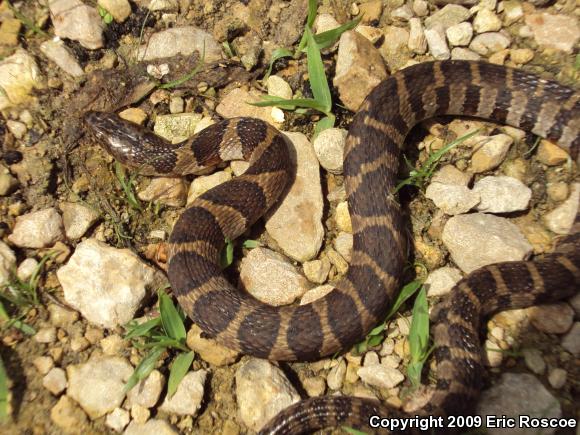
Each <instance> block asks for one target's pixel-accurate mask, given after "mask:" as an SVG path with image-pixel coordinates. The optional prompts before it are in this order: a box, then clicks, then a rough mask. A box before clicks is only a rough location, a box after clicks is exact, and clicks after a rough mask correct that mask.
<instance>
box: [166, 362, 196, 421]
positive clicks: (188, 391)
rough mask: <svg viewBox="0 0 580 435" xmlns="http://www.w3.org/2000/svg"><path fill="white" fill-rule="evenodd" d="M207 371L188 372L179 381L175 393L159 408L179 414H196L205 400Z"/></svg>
mask: <svg viewBox="0 0 580 435" xmlns="http://www.w3.org/2000/svg"><path fill="white" fill-rule="evenodd" d="M206 377H207V372H206V371H205V370H203V369H202V370H197V371H195V372H189V373H188V374H186V375H185V376H184V377H183V379H182V380H181V382H180V383H179V385H178V387H177V390H176V391H175V394H174V395H173V396H172V397H171V398H168V397H165V400H164V401H163V404H162V405H161V407H160V408H159V409H160V410H161V411H164V412H168V413H171V414H178V415H192V416H193V415H195V414H197V411H199V408H201V402H202V401H203V391H204V385H205V380H206Z"/></svg>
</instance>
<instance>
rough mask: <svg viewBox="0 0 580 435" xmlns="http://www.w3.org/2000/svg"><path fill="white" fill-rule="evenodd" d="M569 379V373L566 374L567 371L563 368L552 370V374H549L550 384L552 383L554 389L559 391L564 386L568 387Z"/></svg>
mask: <svg viewBox="0 0 580 435" xmlns="http://www.w3.org/2000/svg"><path fill="white" fill-rule="evenodd" d="M567 377H568V372H566V370H564V369H561V368H555V369H552V370H550V373H549V374H548V382H549V383H550V385H551V386H552V388H555V389H556V390H558V389H560V388H562V387H563V386H564V385H566V379H567Z"/></svg>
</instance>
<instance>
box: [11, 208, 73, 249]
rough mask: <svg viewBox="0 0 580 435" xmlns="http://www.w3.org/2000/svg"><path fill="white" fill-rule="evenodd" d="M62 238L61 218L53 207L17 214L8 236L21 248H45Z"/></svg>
mask: <svg viewBox="0 0 580 435" xmlns="http://www.w3.org/2000/svg"><path fill="white" fill-rule="evenodd" d="M62 238H63V224H62V218H61V217H60V215H59V214H58V212H57V211H56V209H55V208H53V207H51V208H47V209H44V210H40V211H36V212H32V213H27V214H25V215H22V216H18V217H17V218H16V225H14V230H13V231H12V234H10V235H9V236H8V240H9V241H10V242H12V243H14V244H15V245H16V246H20V247H22V248H46V247H48V246H52V245H53V244H54V243H55V242H57V241H59V240H62Z"/></svg>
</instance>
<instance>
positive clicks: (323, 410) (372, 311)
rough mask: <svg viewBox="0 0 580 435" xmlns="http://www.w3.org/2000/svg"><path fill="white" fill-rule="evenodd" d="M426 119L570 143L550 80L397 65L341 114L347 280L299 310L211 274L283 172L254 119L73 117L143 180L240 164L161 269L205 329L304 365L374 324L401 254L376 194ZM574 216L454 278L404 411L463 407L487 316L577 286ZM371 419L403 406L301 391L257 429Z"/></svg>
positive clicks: (488, 70) (571, 104) (187, 224)
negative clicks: (172, 138)
mask: <svg viewBox="0 0 580 435" xmlns="http://www.w3.org/2000/svg"><path fill="white" fill-rule="evenodd" d="M439 115H467V116H473V117H478V118H484V119H490V120H493V121H496V122H498V123H504V124H508V125H511V126H514V127H518V128H522V129H524V130H526V131H529V132H533V133H534V134H537V135H539V136H541V137H544V138H548V139H550V140H552V141H554V142H556V143H557V144H558V145H559V146H560V147H562V148H564V149H566V150H567V151H568V152H569V153H570V155H571V156H572V157H573V159H577V158H578V153H579V148H580V136H579V130H580V94H579V93H577V92H575V91H574V90H572V89H570V88H568V87H565V86H563V85H561V84H559V83H557V82H555V81H550V80H544V79H541V78H539V77H537V76H535V75H533V74H529V73H527V72H524V71H521V70H517V69H511V68H507V67H503V66H498V65H493V64H489V63H484V62H468V61H442V62H427V63H420V64H418V65H415V66H411V67H409V68H405V69H403V70H401V71H399V72H397V73H395V74H393V75H392V76H391V77H389V78H388V79H386V80H385V81H383V82H382V83H380V84H379V85H378V86H377V87H376V88H375V89H374V90H373V91H372V92H371V94H370V95H369V96H368V97H367V99H366V100H365V101H364V103H363V104H362V106H361V108H360V110H359V111H358V113H357V114H356V116H355V117H354V120H353V122H352V125H351V127H350V130H349V134H348V137H347V143H346V149H345V155H344V156H345V157H344V177H345V183H346V190H347V194H348V205H349V210H350V214H351V218H352V227H353V236H354V247H353V252H352V261H351V264H350V266H349V270H348V274H347V276H346V277H345V278H344V279H342V280H341V281H340V282H339V283H337V284H336V286H335V289H334V290H333V291H332V292H330V293H329V294H328V295H326V296H324V297H323V298H321V299H318V300H317V301H315V302H313V303H311V304H308V305H304V306H284V307H272V306H268V305H266V304H264V303H261V302H259V301H257V300H255V299H254V298H252V297H251V296H250V295H248V294H246V293H244V292H240V291H239V290H237V289H236V288H235V287H234V286H232V285H231V284H230V283H229V282H228V281H227V280H226V279H225V277H224V276H223V275H222V273H221V269H220V261H219V259H220V252H221V250H222V248H223V246H224V244H225V240H226V239H230V240H233V239H235V238H236V237H238V236H240V235H241V234H242V233H243V232H244V231H245V230H246V229H247V228H248V227H249V226H250V225H252V224H253V223H254V222H255V221H256V220H258V219H259V218H260V217H261V216H262V215H263V214H264V212H265V211H266V210H267V209H268V208H269V207H271V206H272V205H273V204H274V203H275V202H276V200H277V198H278V196H279V195H280V194H281V193H282V191H283V190H284V188H285V187H286V184H287V182H288V180H289V178H290V174H291V172H290V171H291V169H290V165H289V158H288V149H287V145H286V143H285V140H284V138H283V136H282V135H281V133H279V132H278V131H277V130H275V129H274V128H273V127H270V126H269V125H268V124H266V123H265V122H263V121H260V120H256V119H251V118H237V119H230V120H226V121H222V122H219V123H217V124H214V125H213V126H211V127H209V128H207V129H206V130H203V131H201V132H200V133H198V134H197V135H196V136H194V137H193V138H191V139H189V140H187V141H185V142H183V143H180V144H177V145H172V144H169V143H167V142H166V141H164V140H162V139H160V138H158V137H156V136H155V135H153V134H152V133H150V132H148V131H146V130H145V129H143V128H141V127H138V126H136V125H134V124H131V123H129V122H127V121H124V120H122V119H121V118H119V117H118V116H116V115H113V114H107V113H97V112H90V113H88V114H87V115H86V117H85V120H86V122H87V124H88V125H89V126H90V127H91V129H92V130H93V131H94V133H95V134H96V136H97V137H98V138H99V139H100V141H101V142H102V143H103V146H104V147H105V148H106V149H107V150H108V151H109V152H110V153H111V154H112V155H113V156H114V157H115V158H117V159H118V160H119V161H121V162H122V163H124V164H126V165H128V166H132V167H139V168H140V173H142V174H144V175H163V176H181V175H183V174H191V173H196V172H199V171H200V170H202V169H204V168H206V167H207V166H211V165H215V164H217V163H219V162H221V161H229V160H240V159H245V160H248V161H249V163H250V165H249V168H248V169H247V171H246V172H245V173H244V174H243V175H241V176H239V177H236V178H235V179H233V180H231V181H228V182H226V183H224V184H221V185H219V186H217V187H214V188H213V189H211V190H209V191H208V192H206V193H204V194H203V195H201V196H200V197H199V198H197V199H196V200H195V201H194V202H193V203H192V204H191V205H190V206H189V207H188V208H187V209H186V210H185V211H184V213H183V214H182V215H181V217H180V218H179V220H178V221H177V223H176V224H175V227H174V229H173V233H172V234H171V237H170V239H169V250H168V252H169V259H168V276H169V281H170V283H171V286H172V288H173V291H174V293H175V294H176V296H177V299H178V300H179V303H180V304H181V306H182V307H183V308H184V310H185V311H186V312H187V314H188V315H189V316H190V317H191V318H192V320H193V321H194V322H195V323H196V324H197V325H199V326H200V327H201V328H202V330H203V331H204V332H205V334H206V335H207V336H209V337H212V338H215V339H216V340H217V341H218V342H219V343H221V344H223V345H225V346H227V347H229V348H231V349H235V350H237V351H240V352H242V353H245V354H250V355H254V356H256V357H260V358H267V359H270V360H287V361H294V360H299V361H306V360H316V359H320V358H322V357H324V356H328V355H332V354H334V353H336V352H339V351H345V350H348V349H350V348H351V346H352V345H353V344H355V343H356V342H358V341H360V340H361V339H362V338H363V337H364V336H365V334H367V333H368V331H369V330H370V329H371V328H372V327H374V326H375V325H376V324H377V323H378V322H380V321H382V320H383V318H384V316H385V313H386V311H387V309H388V308H389V304H390V303H391V302H392V300H393V297H394V294H395V292H396V291H397V290H398V289H399V285H400V279H401V274H402V270H403V265H404V263H405V260H406V250H407V247H406V240H405V236H404V231H403V218H402V213H401V208H400V205H399V204H398V202H397V200H396V198H395V197H394V196H393V195H392V194H391V193H390V192H393V188H394V186H395V183H396V179H397V178H396V177H397V170H398V164H399V155H400V150H401V147H402V145H403V143H404V139H405V136H406V135H407V133H408V132H409V130H410V129H411V128H412V127H413V126H414V125H415V124H416V123H418V122H419V121H422V120H424V119H426V118H430V117H433V116H439ZM579 227H580V219H578V216H577V217H576V222H575V224H574V226H573V228H572V231H571V234H570V235H569V236H567V237H566V238H564V239H563V240H562V241H561V242H560V243H559V245H558V247H557V249H556V251H555V252H554V253H552V254H549V255H545V256H543V257H542V258H540V259H536V260H535V261H533V262H532V261H525V262H524V261H522V262H505V263H498V264H494V265H490V266H486V267H483V268H481V269H479V270H477V271H475V272H473V273H471V274H469V275H468V276H466V277H465V278H463V279H462V280H461V281H460V282H459V283H458V284H457V285H456V286H455V287H454V289H453V290H452V291H451V293H450V294H449V295H448V297H447V298H446V299H445V300H444V301H443V302H441V303H440V304H439V305H438V306H437V307H436V308H435V309H434V312H433V313H432V316H431V317H432V322H433V323H432V324H433V326H432V331H433V335H434V341H435V345H436V350H435V358H436V361H437V370H436V377H437V382H436V385H434V386H433V387H431V388H430V390H429V393H430V394H429V400H427V401H426V404H424V405H423V406H422V408H420V409H418V410H417V411H415V412H414V414H422V415H450V414H465V413H467V412H469V411H470V410H471V409H472V406H473V404H474V402H475V400H476V398H477V395H478V392H479V391H480V390H481V388H482V386H483V385H482V379H483V374H484V365H483V360H482V349H481V345H480V328H481V326H482V325H485V323H483V322H484V320H485V319H486V318H487V317H488V316H490V315H491V314H493V313H495V312H497V311H500V310H503V309H507V308H516V307H526V306H530V305H535V304H538V303H544V302H550V301H555V300H559V299H562V298H565V297H569V296H571V295H573V294H575V292H577V291H578V288H579V283H580V228H579ZM371 415H380V416H384V417H387V416H393V415H405V414H404V413H403V411H399V410H394V409H391V408H386V407H384V406H382V405H381V404H379V403H378V402H376V401H372V400H368V399H360V398H348V397H336V396H335V397H322V398H312V399H309V400H306V401H302V402H299V403H297V404H295V405H293V406H291V407H289V408H287V409H286V410H284V411H282V412H281V413H280V414H279V415H278V416H276V417H275V418H274V419H273V420H272V421H271V422H270V423H268V424H267V426H266V427H265V428H263V429H262V433H264V434H266V433H268V434H298V433H304V432H309V431H313V430H316V429H318V428H323V427H328V426H336V425H350V426H354V427H359V428H361V429H362V430H367V431H368V430H369V427H368V418H369V417H370V416H371Z"/></svg>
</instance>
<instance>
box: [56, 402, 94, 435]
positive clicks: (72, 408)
mask: <svg viewBox="0 0 580 435" xmlns="http://www.w3.org/2000/svg"><path fill="white" fill-rule="evenodd" d="M50 420H51V421H52V422H53V423H54V424H55V425H56V426H58V427H59V428H60V429H61V430H62V431H63V432H64V433H67V434H75V433H78V429H79V427H86V424H87V416H86V414H85V413H84V412H83V410H82V409H80V408H79V407H78V406H77V405H76V403H75V402H74V400H72V399H71V398H70V397H68V396H67V395H62V396H60V399H58V402H57V403H56V405H54V406H53V407H52V409H51V410H50Z"/></svg>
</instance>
